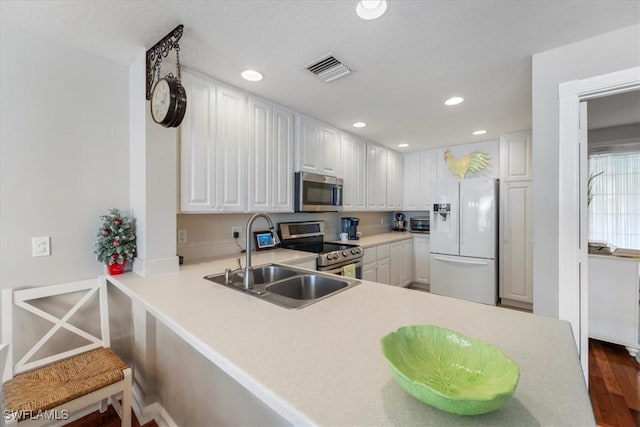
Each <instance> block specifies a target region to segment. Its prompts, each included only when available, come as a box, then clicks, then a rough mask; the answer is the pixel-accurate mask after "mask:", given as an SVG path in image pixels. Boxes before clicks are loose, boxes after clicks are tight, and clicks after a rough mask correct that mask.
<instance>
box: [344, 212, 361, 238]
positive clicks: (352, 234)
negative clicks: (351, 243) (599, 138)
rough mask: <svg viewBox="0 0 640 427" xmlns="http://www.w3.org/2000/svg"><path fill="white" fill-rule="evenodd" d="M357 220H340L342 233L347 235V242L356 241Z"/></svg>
mask: <svg viewBox="0 0 640 427" xmlns="http://www.w3.org/2000/svg"><path fill="white" fill-rule="evenodd" d="M359 223H360V219H359V218H353V217H344V218H342V232H343V233H347V234H348V235H349V240H358V239H359V237H358V224H359Z"/></svg>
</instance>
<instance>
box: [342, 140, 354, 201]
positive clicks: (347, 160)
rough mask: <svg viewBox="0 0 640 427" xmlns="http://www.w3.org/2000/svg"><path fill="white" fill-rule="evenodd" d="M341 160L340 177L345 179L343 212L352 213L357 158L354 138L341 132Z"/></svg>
mask: <svg viewBox="0 0 640 427" xmlns="http://www.w3.org/2000/svg"><path fill="white" fill-rule="evenodd" d="M340 159H341V163H342V165H341V167H340V172H341V174H340V176H341V177H342V179H343V186H342V210H343V211H344V212H351V211H353V210H355V201H354V196H355V194H356V179H355V171H354V167H353V164H354V163H355V157H354V143H353V136H352V135H351V134H349V133H346V132H340Z"/></svg>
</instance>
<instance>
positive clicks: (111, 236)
mask: <svg viewBox="0 0 640 427" xmlns="http://www.w3.org/2000/svg"><path fill="white" fill-rule="evenodd" d="M100 218H101V219H102V226H101V227H100V229H99V230H98V240H97V241H96V243H95V247H96V250H95V252H94V253H95V254H96V255H97V256H98V257H97V258H98V261H100V262H104V263H105V264H107V265H112V264H124V263H125V262H127V261H132V260H133V257H134V256H135V253H136V235H135V233H134V232H133V220H132V219H131V217H128V216H124V215H122V214H121V213H120V211H119V210H118V209H110V210H109V214H108V215H102V216H101V217H100Z"/></svg>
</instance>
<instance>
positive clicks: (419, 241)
mask: <svg viewBox="0 0 640 427" xmlns="http://www.w3.org/2000/svg"><path fill="white" fill-rule="evenodd" d="M428 257H429V238H428V237H427V236H419V235H414V236H413V281H414V282H417V283H425V284H426V283H429V277H428V276H429V258H428Z"/></svg>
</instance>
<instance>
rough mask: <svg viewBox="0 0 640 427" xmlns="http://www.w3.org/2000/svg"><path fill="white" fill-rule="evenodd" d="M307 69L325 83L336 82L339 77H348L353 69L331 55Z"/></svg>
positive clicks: (308, 66)
mask: <svg viewBox="0 0 640 427" xmlns="http://www.w3.org/2000/svg"><path fill="white" fill-rule="evenodd" d="M305 68H306V69H307V70H309V71H311V72H312V73H313V74H315V75H316V76H318V77H319V78H320V79H321V80H322V81H324V82H325V83H328V82H330V81H331V80H335V79H337V78H338V77H342V76H346V75H347V74H349V73H350V72H351V68H349V67H347V66H346V65H344V64H343V63H342V62H341V61H340V60H339V59H337V58H336V57H335V56H333V54H331V53H330V54H328V55H326V56H324V57H322V58H320V59H319V60H317V61H315V62H314V63H313V64H310V65H307V66H306V67H305Z"/></svg>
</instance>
